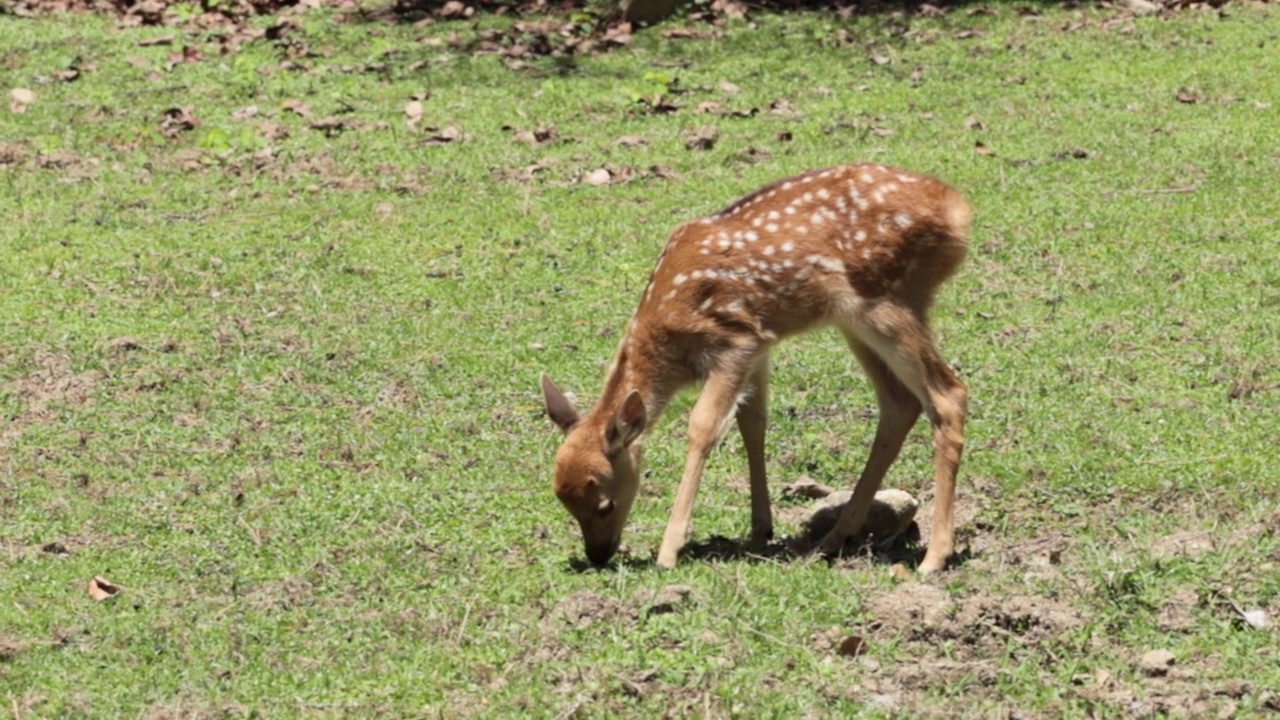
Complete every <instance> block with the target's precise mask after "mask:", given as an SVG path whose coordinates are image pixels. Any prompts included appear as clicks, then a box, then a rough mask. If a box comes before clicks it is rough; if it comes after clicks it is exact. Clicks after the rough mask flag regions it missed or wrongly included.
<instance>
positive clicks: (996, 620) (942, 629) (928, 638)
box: [864, 582, 1084, 657]
mask: <svg viewBox="0 0 1280 720" xmlns="http://www.w3.org/2000/svg"><path fill="white" fill-rule="evenodd" d="M864 609H865V610H866V611H867V613H868V614H869V615H870V616H871V617H872V629H873V631H875V632H877V633H890V634H893V635H896V636H898V637H901V638H903V639H906V640H908V641H914V642H928V643H936V642H938V641H940V640H951V641H958V643H959V644H958V645H957V648H966V647H967V648H969V649H970V650H971V651H973V652H976V653H978V654H981V655H983V656H986V657H990V653H991V651H992V650H994V649H995V648H994V647H993V646H1003V645H1005V644H1006V643H1007V642H1008V641H1009V640H1010V639H1016V640H1019V641H1021V642H1024V643H1036V642H1040V641H1044V640H1054V639H1057V638H1059V637H1061V636H1062V635H1063V634H1064V633H1066V632H1069V631H1071V630H1074V629H1076V628H1079V627H1080V626H1081V625H1083V624H1084V620H1083V618H1082V617H1081V616H1080V615H1079V613H1078V612H1077V611H1076V610H1075V609H1074V608H1072V607H1071V606H1070V605H1067V604H1066V603H1063V602H1061V601H1058V600H1055V599H1052V598H1047V597H1042V596H1039V595H988V594H985V593H976V594H972V595H969V596H967V597H952V596H951V595H950V594H948V593H947V592H946V591H945V590H943V589H941V588H938V587H934V586H932V585H926V584H923V583H917V582H907V583H903V584H902V585H899V586H898V587H897V588H895V589H894V590H893V591H892V592H890V593H887V594H883V595H877V596H873V597H870V598H868V600H867V603H866V605H865V607H864Z"/></svg>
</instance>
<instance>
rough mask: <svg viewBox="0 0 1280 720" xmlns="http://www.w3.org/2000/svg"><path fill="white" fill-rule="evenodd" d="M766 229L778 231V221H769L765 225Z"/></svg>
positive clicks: (766, 230)
mask: <svg viewBox="0 0 1280 720" xmlns="http://www.w3.org/2000/svg"><path fill="white" fill-rule="evenodd" d="M764 229H765V232H771V233H775V232H778V224H777V223H769V224H768V225H765V226H764Z"/></svg>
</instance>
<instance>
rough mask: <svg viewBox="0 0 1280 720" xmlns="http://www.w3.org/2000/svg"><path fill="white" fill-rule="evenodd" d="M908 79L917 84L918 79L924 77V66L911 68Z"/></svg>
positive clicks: (918, 82)
mask: <svg viewBox="0 0 1280 720" xmlns="http://www.w3.org/2000/svg"><path fill="white" fill-rule="evenodd" d="M910 79H911V84H912V85H919V84H920V81H921V80H923V79H924V68H923V67H917V68H916V69H915V70H912V71H911V76H910Z"/></svg>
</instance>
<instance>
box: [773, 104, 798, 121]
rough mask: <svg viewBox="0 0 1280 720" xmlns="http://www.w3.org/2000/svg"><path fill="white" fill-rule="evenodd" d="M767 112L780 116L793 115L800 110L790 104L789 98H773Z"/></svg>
mask: <svg viewBox="0 0 1280 720" xmlns="http://www.w3.org/2000/svg"><path fill="white" fill-rule="evenodd" d="M769 114H770V115H779V116H781V117H795V116H797V115H799V114H800V111H798V110H796V109H795V108H794V107H792V106H791V101H790V100H774V101H773V102H771V103H769Z"/></svg>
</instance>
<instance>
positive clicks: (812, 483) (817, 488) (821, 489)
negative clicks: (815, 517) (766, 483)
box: [782, 475, 835, 500]
mask: <svg viewBox="0 0 1280 720" xmlns="http://www.w3.org/2000/svg"><path fill="white" fill-rule="evenodd" d="M833 492H835V488H833V487H831V486H829V485H823V484H822V483H820V482H818V481H817V480H814V479H813V478H811V477H809V476H808V475H801V476H800V477H798V478H796V481H795V482H793V483H791V484H790V485H788V486H786V487H785V488H783V489H782V497H784V498H809V499H812V500H817V499H820V498H824V497H826V496H828V495H830V494H831V493H833Z"/></svg>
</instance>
